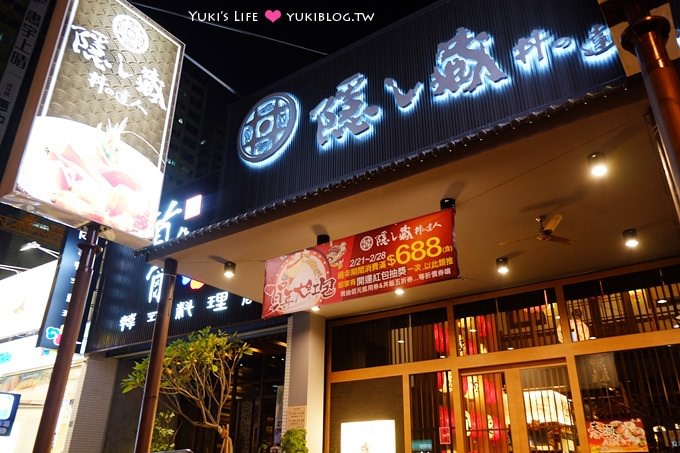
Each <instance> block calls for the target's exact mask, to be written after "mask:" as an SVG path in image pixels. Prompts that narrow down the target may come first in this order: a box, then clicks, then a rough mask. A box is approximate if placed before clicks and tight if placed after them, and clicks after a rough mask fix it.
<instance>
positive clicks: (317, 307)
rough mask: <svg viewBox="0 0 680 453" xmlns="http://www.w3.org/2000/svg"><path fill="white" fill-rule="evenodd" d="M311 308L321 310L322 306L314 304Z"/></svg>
mask: <svg viewBox="0 0 680 453" xmlns="http://www.w3.org/2000/svg"><path fill="white" fill-rule="evenodd" d="M310 310H312V311H319V310H321V307H319V306H318V305H314V306H313V307H312V308H310Z"/></svg>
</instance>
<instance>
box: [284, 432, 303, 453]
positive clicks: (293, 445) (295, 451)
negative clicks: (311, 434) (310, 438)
mask: <svg viewBox="0 0 680 453" xmlns="http://www.w3.org/2000/svg"><path fill="white" fill-rule="evenodd" d="M281 449H282V450H283V452H284V453H300V452H301V453H309V449H308V448H307V430H306V429H302V428H291V429H289V430H287V431H286V432H285V433H284V434H283V438H281Z"/></svg>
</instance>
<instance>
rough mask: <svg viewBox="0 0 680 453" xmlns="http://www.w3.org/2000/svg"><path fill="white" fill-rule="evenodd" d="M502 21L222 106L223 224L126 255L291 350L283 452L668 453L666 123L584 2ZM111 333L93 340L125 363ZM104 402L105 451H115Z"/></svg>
mask: <svg viewBox="0 0 680 453" xmlns="http://www.w3.org/2000/svg"><path fill="white" fill-rule="evenodd" d="M508 3H509V4H507V5H503V7H500V6H499V5H498V3H497V2H493V1H490V0H482V1H477V2H448V3H444V4H437V5H435V6H433V7H431V8H429V9H426V10H424V11H422V12H420V13H418V14H416V15H414V16H412V17H410V18H408V19H407V20H404V21H403V22H400V23H398V24H396V25H395V26H393V27H391V28H390V29H388V30H385V31H383V32H380V33H377V34H375V35H373V36H371V37H370V38H368V39H366V40H364V41H361V42H359V43H357V44H355V45H354V46H352V47H350V48H348V49H345V50H343V51H341V52H339V53H338V54H335V55H333V56H331V57H329V58H327V59H325V60H323V61H321V62H319V63H318V64H316V65H314V66H311V67H309V68H306V69H304V70H301V71H300V72H298V73H296V74H294V75H292V76H290V77H289V78H287V79H284V80H282V81H280V82H278V83H277V84H275V85H274V86H272V87H270V89H269V90H267V91H266V92H263V93H261V94H260V95H259V96H256V97H254V98H251V99H247V100H244V101H242V102H240V103H238V104H235V105H232V106H231V107H230V109H229V112H228V114H229V117H228V123H227V137H228V143H230V144H229V145H228V146H227V148H226V149H225V154H224V156H223V165H224V168H223V174H222V179H221V183H220V184H221V191H220V200H219V203H218V210H219V212H220V214H219V218H221V219H223V220H221V221H218V222H215V223H211V224H209V225H197V226H196V227H195V228H193V229H192V231H191V232H190V233H188V234H182V235H172V237H168V238H167V240H165V241H162V243H157V244H156V245H153V246H151V247H148V248H145V249H140V250H137V251H136V254H137V255H138V256H139V257H143V258H146V260H147V261H148V263H147V264H148V265H152V266H160V265H162V263H163V261H164V260H168V259H172V260H175V261H176V262H177V263H178V265H179V273H180V274H182V275H184V276H187V277H188V278H190V279H195V280H197V281H200V282H202V283H205V284H207V285H210V286H212V287H214V288H218V289H221V291H222V292H228V293H229V294H230V296H223V297H224V298H225V302H226V301H227V300H228V297H231V295H232V294H239V295H240V296H239V299H238V303H235V304H234V305H230V307H236V306H238V307H241V308H244V307H245V309H247V308H248V307H249V306H250V302H248V303H245V302H244V300H248V301H251V302H252V303H262V307H261V310H262V311H261V313H262V315H263V317H264V318H265V319H262V320H259V321H255V320H253V319H251V318H242V319H241V318H239V319H235V321H234V323H235V324H238V323H239V322H246V321H248V322H252V324H250V327H249V328H247V329H246V332H248V331H251V332H253V334H254V335H255V336H257V335H264V333H266V332H275V333H276V334H282V333H283V332H284V330H285V345H286V350H285V369H284V370H283V372H284V379H283V382H282V383H281V387H282V396H281V401H282V402H281V404H282V408H281V413H282V420H281V430H282V431H285V430H286V429H289V428H293V427H301V428H304V429H306V430H307V441H308V446H309V449H310V451H311V452H321V451H324V452H343V453H345V452H363V451H371V452H375V451H378V452H409V451H413V452H452V451H457V452H508V451H522V452H524V451H564V452H566V451H572V452H576V451H581V452H586V451H591V452H604V451H655V452H656V451H659V452H660V451H673V450H674V449H677V448H680V410H679V409H678V407H677V401H678V400H679V399H680V386H679V384H678V382H680V379H679V378H678V369H680V366H678V365H680V306H679V302H678V301H679V298H680V294H679V293H680V286H679V285H680V241H679V239H680V235H679V234H678V233H679V232H678V211H677V209H676V206H675V204H674V195H673V194H674V189H673V185H672V182H671V183H670V184H669V178H667V175H668V174H669V173H671V174H672V165H671V170H669V167H668V162H667V160H666V159H665V156H668V155H669V154H670V155H672V154H673V152H674V151H673V150H672V149H667V148H669V147H670V145H669V144H667V143H664V141H663V137H664V136H665V135H664V130H663V125H664V124H667V122H666V123H665V122H664V121H665V120H666V119H662V118H658V116H657V117H655V109H654V108H653V104H654V100H653V99H652V98H651V96H650V93H649V87H648V85H646V83H645V82H646V80H645V77H644V75H640V74H634V73H630V71H628V63H627V62H626V60H627V59H628V61H630V60H629V58H630V56H625V55H624V52H625V51H623V50H622V49H621V48H620V45H619V44H618V43H617V41H618V40H619V38H620V36H618V35H617V32H616V31H612V30H613V28H611V27H610V25H611V24H608V19H609V18H607V17H605V15H604V14H603V10H602V8H601V7H600V6H599V5H598V4H597V2H594V1H587V0H580V1H578V2H569V3H568V4H567V2H545V1H539V0H536V1H523V2H508ZM655 6H657V5H655ZM677 6H678V5H676V4H675V3H673V2H671V3H670V4H665V5H663V6H662V7H661V9H660V10H658V11H656V10H655V13H658V14H661V15H664V16H665V17H667V19H668V20H669V22H670V23H671V25H672V24H673V14H674V13H675V12H676V7H677ZM671 30H675V26H674V25H672V26H671ZM674 37H675V33H671V39H670V41H669V42H670V43H671V44H673V46H674V47H677V43H675V42H674ZM671 52H673V50H671ZM633 59H634V57H633ZM650 99H651V100H650ZM662 120H663V121H662ZM675 121H680V119H678V118H675ZM660 124H661V126H659V125H660ZM602 161H605V162H606V164H607V165H608V172H607V173H606V175H604V176H601V177H600V178H596V177H594V176H593V175H592V174H591V173H590V166H591V164H593V163H596V162H602ZM670 179H672V178H670ZM624 239H637V241H638V244H637V246H636V247H634V248H629V247H626V246H625V245H624ZM227 265H229V266H230V267H231V265H234V266H235V274H236V275H235V277H234V278H233V279H230V280H227V279H225V277H224V275H223V274H224V270H225V267H226V266H227ZM505 266H507V267H506V270H507V272H505V273H500V272H499V271H500V270H501V268H502V267H505ZM137 273H139V272H137ZM104 274H105V275H107V276H108V277H107V278H110V279H115V276H116V275H117V274H119V273H117V272H116V271H114V270H111V271H110V272H108V273H107V272H106V271H105V272H104ZM123 287H125V284H123ZM397 290H400V291H399V293H400V294H398V292H397ZM121 294H122V295H121V302H120V303H119V304H114V303H113V302H112V301H113V300H114V299H109V300H108V302H107V301H106V300H105V299H102V300H103V301H104V302H107V303H109V306H108V307H107V308H104V307H105V304H104V302H103V303H102V304H101V305H100V308H98V310H100V313H102V310H109V313H111V310H112V308H111V307H114V306H122V305H124V303H125V301H124V300H122V299H125V298H126V295H125V294H124V293H121ZM210 297H213V299H210ZM205 299H206V301H208V302H206V304H207V305H206V304H204V307H203V308H205V307H208V306H212V307H213V308H215V307H216V306H217V305H215V303H216V301H217V296H216V295H215V294H212V295H207V296H206V297H205ZM232 299H233V297H232ZM186 300H187V298H182V297H180V298H176V299H175V301H174V302H175V304H180V303H184V302H186ZM192 300H194V299H192ZM196 300H197V299H196ZM211 300H212V305H210V303H211V302H209V301H211ZM234 300H236V299H233V300H232V302H233V301H234ZM182 306H183V307H184V308H185V309H186V307H187V305H182ZM192 306H193V305H192ZM174 308H175V309H177V305H175V307H174ZM312 309H314V310H315V311H312ZM229 310H231V308H230V309H229ZM197 311H198V310H197ZM184 313H186V310H185V311H184ZM129 315H130V313H128V312H120V313H117V314H111V316H110V317H109V316H108V315H107V316H103V315H100V317H99V319H100V320H101V322H100V323H99V324H97V323H94V324H93V327H92V333H91V338H92V337H93V336H98V337H99V338H100V339H101V341H108V340H112V339H115V338H118V339H117V340H116V341H118V343H117V345H118V346H120V345H121V343H125V342H126V341H128V342H129V344H128V346H133V345H134V344H139V343H140V340H139V339H134V340H132V339H130V338H132V337H129V336H128V337H126V338H128V340H123V341H121V340H120V339H121V338H123V337H121V336H120V335H133V334H132V333H130V332H132V331H133V329H132V327H133V326H132V325H130V320H131V319H132V318H130V317H129ZM142 315H144V316H146V315H145V314H142ZM142 315H140V317H141V316H142ZM230 315H231V311H230ZM126 316H127V317H126ZM105 319H107V321H106V322H105V321H104V320H105ZM135 319H136V318H135ZM124 320H127V324H126V323H125V322H123V321H124ZM201 322H202V323H203V324H207V323H208V322H210V321H201ZM107 323H108V324H107ZM258 323H260V324H258ZM268 323H270V324H268ZM226 325H227V326H228V325H229V323H227V324H226ZM197 328H200V327H197ZM126 329H127V331H126ZM267 329H271V330H267ZM258 331H259V332H260V333H259V334H258V333H257V332H258ZM114 334H115V335H114ZM116 335H118V337H116ZM140 338H141V337H140ZM102 344H103V343H102ZM111 344H112V343H111ZM111 344H109V345H108V346H106V345H105V346H101V347H100V348H99V350H97V348H96V347H93V349H92V354H93V358H94V357H95V353H106V350H107V349H111V348H112V346H111ZM123 346H125V345H123ZM128 352H131V351H128ZM97 357H102V358H101V359H100V358H97V360H101V362H100V363H101V364H102V365H101V368H102V370H103V369H104V368H106V367H107V366H109V365H106V363H108V362H107V360H110V359H106V358H103V356H97ZM118 360H122V357H118ZM96 363H98V362H97V361H93V364H96ZM93 370H96V367H95V368H93ZM86 374H87V373H86ZM105 375H106V376H109V377H107V378H106V379H104V378H96V377H92V380H91V381H90V384H89V386H90V387H98V388H99V389H100V390H101V389H103V388H112V389H114V390H113V391H112V394H114V393H115V389H116V388H117V385H118V384H119V382H118V380H117V378H119V377H120V370H119V371H118V376H116V377H115V378H111V377H110V376H112V374H110V373H103V372H102V373H101V374H100V375H99V376H105ZM93 376H94V375H93ZM97 379H99V380H97ZM104 382H106V384H103V383H104ZM86 386H87V384H86ZM106 386H108V387H106ZM112 398H113V397H112ZM111 401H112V400H111V399H109V400H108V402H107V403H106V404H104V406H106V405H107V404H108V405H109V406H110V411H109V412H108V417H100V419H102V420H103V421H102V422H101V423H103V425H102V426H101V428H102V430H107V431H108V432H109V433H121V432H123V431H125V430H127V431H130V429H132V430H133V431H134V428H131V426H132V425H133V422H134V420H132V418H131V417H130V419H124V417H121V414H124V413H125V410H126V407H125V406H124V405H123V406H120V405H118V406H116V405H115V404H112V402H111ZM102 410H103V409H102V407H100V406H98V405H95V404H92V405H83V404H81V405H79V406H78V408H77V412H78V414H77V416H78V417H79V418H80V419H81V420H82V419H88V418H90V419H92V420H94V418H96V417H94V416H93V413H94V412H101V411H102ZM90 415H92V416H90ZM232 420H233V419H232ZM77 426H78V425H77V424H76V428H74V433H75V430H77ZM235 430H236V431H235V434H234V436H236V437H238V436H239V431H238V430H239V427H238V423H236V427H235ZM81 435H83V436H84V434H81ZM103 435H105V436H106V439H108V441H109V442H107V445H105V446H104V447H102V448H103V449H102V451H114V450H112V449H115V448H117V447H115V446H114V445H113V444H112V443H111V442H113V440H115V439H114V438H115V437H116V435H112V434H109V435H106V434H103ZM74 436H75V437H78V436H77V435H75V434H74ZM75 437H74V439H75ZM75 442H77V441H75ZM241 445H242V448H241V449H239V450H238V451H239V452H246V451H257V450H255V449H254V448H255V447H253V446H252V443H251V444H249V443H248V441H247V440H245V441H244V443H243V444H241ZM107 448H108V450H107ZM71 451H78V450H77V449H72V450H71ZM83 451H85V450H83Z"/></svg>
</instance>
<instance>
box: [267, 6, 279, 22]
mask: <svg viewBox="0 0 680 453" xmlns="http://www.w3.org/2000/svg"><path fill="white" fill-rule="evenodd" d="M264 17H266V18H267V19H269V20H270V21H271V23H272V24H273V23H274V22H276V21H277V20H279V19H280V18H281V11H279V10H278V9H277V10H274V11H272V10H271V9H268V10H267V11H265V12H264Z"/></svg>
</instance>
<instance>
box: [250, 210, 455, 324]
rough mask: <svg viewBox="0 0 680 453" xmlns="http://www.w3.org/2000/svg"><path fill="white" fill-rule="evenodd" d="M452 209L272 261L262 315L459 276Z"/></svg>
mask: <svg viewBox="0 0 680 453" xmlns="http://www.w3.org/2000/svg"><path fill="white" fill-rule="evenodd" d="M453 224H454V211H453V209H450V208H449V209H443V210H441V211H438V212H436V213H433V214H428V215H425V216H422V217H418V218H415V219H411V220H407V221H404V222H400V223H398V224H394V225H390V226H386V227H383V228H378V229H375V230H372V231H368V232H366V233H362V234H359V235H355V236H350V237H347V238H343V239H339V240H336V241H332V242H330V243H328V244H322V245H318V246H316V247H314V248H310V249H305V250H301V251H299V252H296V253H293V254H291V255H285V256H281V257H278V258H274V259H271V260H268V261H267V262H266V264H265V287H264V301H263V308H262V317H263V318H268V317H273V316H278V315H282V314H287V313H293V312H297V311H302V310H307V309H309V308H311V307H314V306H319V305H323V304H330V303H335V302H341V301H345V300H350V299H355V298H358V297H365V296H370V295H374V294H380V293H384V292H388V291H394V290H395V289H397V288H408V287H413V286H419V285H424V284H428V283H434V282H438V281H443V280H450V279H455V278H458V276H459V271H458V261H457V257H456V249H455V244H454V239H453Z"/></svg>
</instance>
